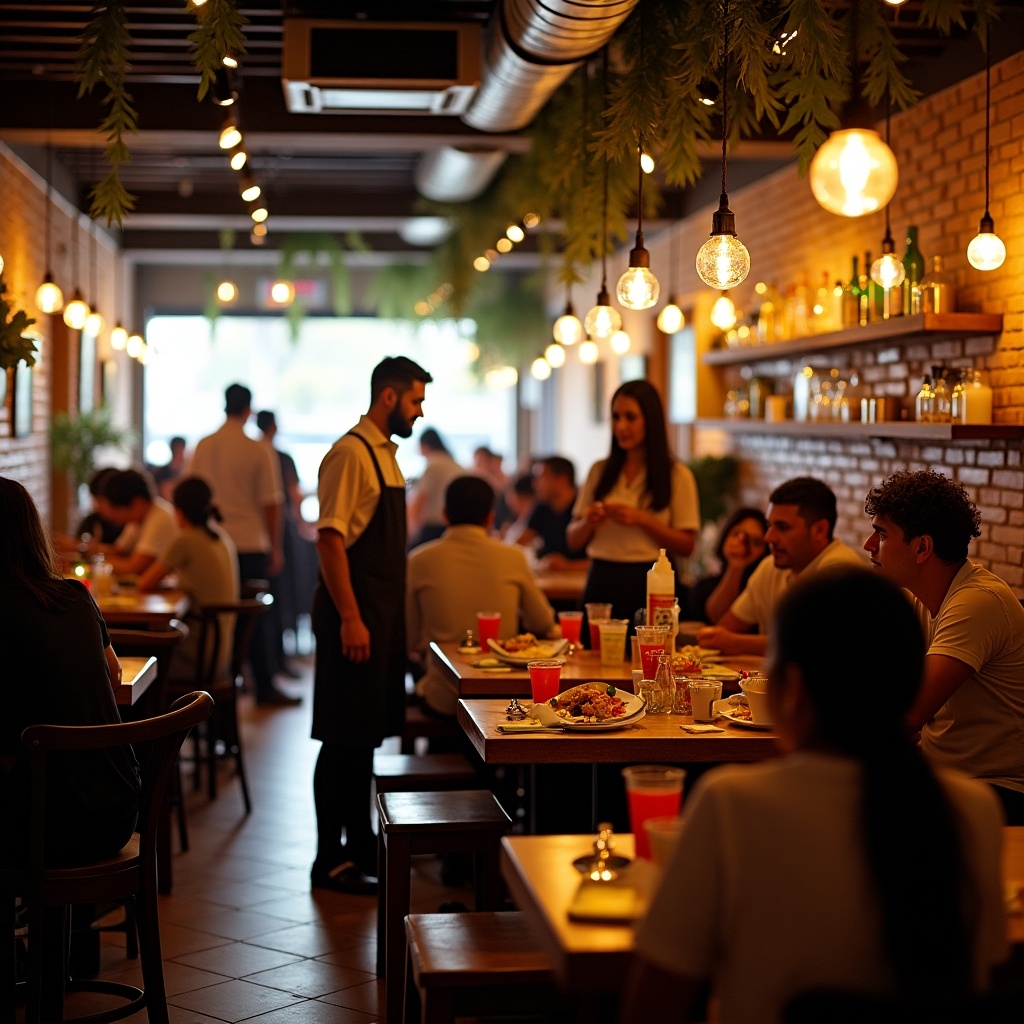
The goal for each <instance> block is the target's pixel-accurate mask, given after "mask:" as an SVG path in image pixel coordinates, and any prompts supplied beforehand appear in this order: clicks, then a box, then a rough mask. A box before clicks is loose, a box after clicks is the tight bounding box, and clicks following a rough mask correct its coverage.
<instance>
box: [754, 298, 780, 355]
mask: <svg viewBox="0 0 1024 1024" xmlns="http://www.w3.org/2000/svg"><path fill="white" fill-rule="evenodd" d="M781 313H782V310H781V309H780V308H779V293H778V291H777V290H776V288H775V286H774V285H771V284H770V285H767V286H766V287H765V290H764V293H763V294H762V296H761V305H760V306H759V307H758V310H757V340H758V341H759V342H760V343H761V344H762V345H767V344H770V343H771V342H773V341H781V340H782V339H781V338H780V337H779V330H778V326H779V316H780V315H781Z"/></svg>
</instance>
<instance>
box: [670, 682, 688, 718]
mask: <svg viewBox="0 0 1024 1024" xmlns="http://www.w3.org/2000/svg"><path fill="white" fill-rule="evenodd" d="M692 713H693V707H692V705H691V703H690V679H689V676H685V675H677V676H676V677H675V694H674V696H673V698H672V714H674V715H690V714H692Z"/></svg>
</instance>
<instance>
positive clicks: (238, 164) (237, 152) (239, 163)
mask: <svg viewBox="0 0 1024 1024" xmlns="http://www.w3.org/2000/svg"><path fill="white" fill-rule="evenodd" d="M248 159H249V154H248V153H246V151H245V150H244V149H242V147H241V146H237V147H235V149H234V150H233V151H232V153H231V159H230V160H229V161H228V163H229V164H230V165H231V170H233V171H240V170H241V169H242V168H243V167H244V166H245V162H246V160H248Z"/></svg>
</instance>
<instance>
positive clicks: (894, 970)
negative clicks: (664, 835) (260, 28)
mask: <svg viewBox="0 0 1024 1024" xmlns="http://www.w3.org/2000/svg"><path fill="white" fill-rule="evenodd" d="M923 662H924V640H923V637H922V634H921V627H920V624H919V623H918V621H917V618H916V616H915V615H914V613H913V610H912V609H911V607H910V604H909V602H908V601H907V600H906V598H905V596H904V595H903V594H902V593H901V592H900V591H899V590H898V589H897V588H896V587H895V586H893V585H892V584H890V583H888V582H887V581H886V580H884V579H883V578H882V577H880V576H878V575H876V574H873V573H871V572H869V571H868V570H866V569H857V568H851V569H837V570H833V571H828V572H824V573H821V574H816V575H814V576H813V577H811V578H809V579H807V580H805V581H802V582H798V583H797V584H795V585H794V587H793V589H792V591H791V592H790V593H789V594H788V595H787V596H786V598H785V599H784V600H783V601H782V603H781V604H780V606H779V608H778V611H777V613H776V617H775V620H774V622H773V624H772V632H771V640H770V644H769V669H768V686H769V689H768V698H769V707H770V709H771V713H772V719H773V723H774V728H775V731H776V733H777V734H778V745H779V746H780V748H781V749H782V751H783V753H784V755H786V756H784V757H782V758H781V759H779V760H775V761H766V762H762V763H761V764H756V765H745V766H739V765H733V766H728V767H723V768H720V769H717V770H714V771H711V772H708V773H707V774H706V775H705V776H704V777H703V778H702V779H701V781H700V782H699V783H698V785H697V787H696V788H695V790H694V793H693V796H692V797H691V798H690V800H688V801H687V804H686V809H685V813H684V824H683V827H682V829H681V831H680V835H679V839H678V841H677V844H676V847H675V849H674V851H673V853H672V856H671V857H670V859H669V862H668V864H666V868H665V874H664V878H663V881H662V885H661V888H660V890H659V891H658V893H657V895H656V897H655V899H654V900H653V901H652V904H651V911H650V913H649V915H648V917H647V919H646V920H645V921H644V922H643V923H642V925H641V926H640V929H639V931H638V934H637V951H638V954H639V955H638V958H637V967H636V970H635V972H634V975H633V977H632V979H631V983H630V989H629V994H628V996H627V1003H626V1014H625V1019H626V1020H627V1021H646V1020H651V1019H654V1018H653V1016H652V1014H651V1009H652V1007H653V1006H654V1005H661V1006H665V1005H672V1006H674V1007H679V1008H680V1009H682V1008H683V1007H688V1006H689V1005H690V1003H691V1001H692V997H693V994H694V992H695V991H696V990H697V988H698V987H699V986H700V985H701V984H703V983H704V982H708V981H710V982H711V985H712V989H713V991H714V992H715V994H716V995H717V997H718V1000H719V1020H720V1021H721V1022H722V1024H737V1022H755V1021H756V1022H757V1024H777V1022H778V1021H780V1019H781V1016H780V1015H781V1010H782V1008H783V1006H784V1005H785V1003H786V1002H787V1001H788V1000H789V999H790V998H791V997H792V996H794V995H796V994H798V993H800V992H803V991H806V990H813V989H823V988H825V989H840V990H855V991H860V992H901V993H914V992H927V991H940V990H941V991H949V992H954V991H955V992H970V991H972V990H981V989H983V988H984V987H985V986H986V985H987V982H988V979H989V972H990V968H991V967H992V966H993V965H994V964H996V963H998V962H999V961H1000V960H1001V959H1002V957H1003V955H1004V953H1005V942H1006V922H1005V919H1004V911H1003V902H1002V885H1001V881H1000V843H1001V824H1002V822H1001V815H1000V810H999V805H998V802H997V801H996V798H995V797H994V796H993V794H992V792H991V790H990V788H989V787H988V786H986V785H985V784H984V783H981V782H977V781H975V780H973V779H969V778H967V777H966V776H964V775H960V774H958V773H954V772H949V771H946V770H941V771H936V770H934V769H932V768H931V767H930V766H929V764H928V763H927V762H926V761H925V759H924V757H923V755H922V754H921V752H920V750H919V749H918V747H917V746H916V744H915V743H914V742H913V740H912V738H911V736H910V734H909V732H908V730H907V728H906V716H907V713H908V711H909V710H910V707H911V705H912V704H913V702H914V699H915V696H916V694H917V691H918V688H919V686H920V682H921V673H922V668H923ZM658 1000H661V1002H660V1003H658ZM679 1019H688V1018H687V1017H686V1016H685V1012H683V1013H680V1016H679Z"/></svg>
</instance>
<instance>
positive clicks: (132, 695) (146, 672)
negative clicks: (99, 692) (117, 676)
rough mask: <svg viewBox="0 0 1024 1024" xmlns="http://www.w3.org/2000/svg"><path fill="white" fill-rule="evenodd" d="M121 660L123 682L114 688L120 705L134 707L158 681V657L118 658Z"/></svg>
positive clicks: (115, 697)
mask: <svg viewBox="0 0 1024 1024" xmlns="http://www.w3.org/2000/svg"><path fill="white" fill-rule="evenodd" d="M117 660H118V661H120V662H121V683H120V685H118V686H116V687H115V688H114V700H115V701H116V702H117V706H118V707H122V708H125V707H132V705H134V704H136V703H138V701H139V700H140V699H141V697H142V695H143V694H144V693H145V692H146V691H147V690H148V689H149V688H150V687H151V686H152V685H153V683H155V682H156V676H157V662H156V658H152V657H150V658H134V657H126V658H120V657H119V658H118V659H117Z"/></svg>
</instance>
